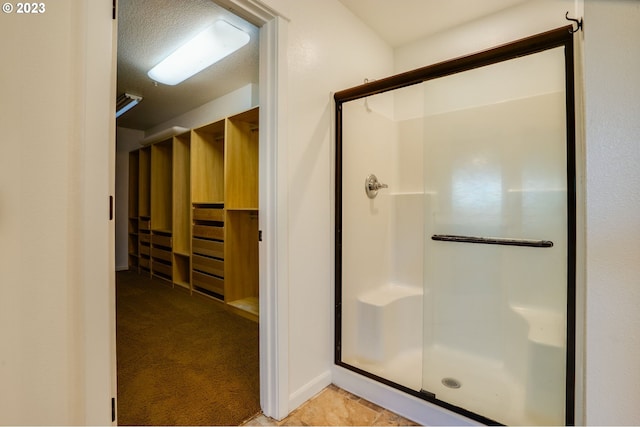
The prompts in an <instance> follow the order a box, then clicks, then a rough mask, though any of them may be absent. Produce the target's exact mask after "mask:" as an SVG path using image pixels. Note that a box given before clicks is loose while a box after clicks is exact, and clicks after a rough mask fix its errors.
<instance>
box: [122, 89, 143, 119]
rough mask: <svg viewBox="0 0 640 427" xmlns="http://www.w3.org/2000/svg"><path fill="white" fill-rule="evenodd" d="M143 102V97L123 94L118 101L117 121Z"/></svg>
mask: <svg viewBox="0 0 640 427" xmlns="http://www.w3.org/2000/svg"><path fill="white" fill-rule="evenodd" d="M140 101H142V97H141V96H136V95H131V94H129V93H123V94H122V95H120V96H119V97H118V98H117V99H116V119H117V118H118V117H120V116H121V115H123V114H124V113H126V112H127V111H129V110H130V109H132V108H133V107H135V106H136V105H138V103H139V102H140Z"/></svg>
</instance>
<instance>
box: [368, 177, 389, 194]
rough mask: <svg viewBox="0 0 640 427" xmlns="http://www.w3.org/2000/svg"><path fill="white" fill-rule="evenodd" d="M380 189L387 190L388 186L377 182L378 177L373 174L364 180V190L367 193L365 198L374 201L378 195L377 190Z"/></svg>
mask: <svg viewBox="0 0 640 427" xmlns="http://www.w3.org/2000/svg"><path fill="white" fill-rule="evenodd" d="M381 188H389V186H388V185H387V184H383V183H381V182H380V181H378V177H377V176H375V175H374V174H371V175H369V176H367V178H366V179H365V180H364V190H365V192H366V193H367V197H368V198H370V199H375V197H376V196H377V195H378V190H380V189H381Z"/></svg>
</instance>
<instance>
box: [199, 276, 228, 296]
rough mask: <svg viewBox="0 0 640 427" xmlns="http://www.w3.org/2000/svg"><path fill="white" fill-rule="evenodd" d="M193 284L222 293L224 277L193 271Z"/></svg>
mask: <svg viewBox="0 0 640 427" xmlns="http://www.w3.org/2000/svg"><path fill="white" fill-rule="evenodd" d="M193 286H195V287H198V288H203V289H206V290H208V291H211V292H215V293H216V294H219V295H224V279H220V278H219V277H214V276H210V275H208V274H205V273H200V272H198V271H194V272H193Z"/></svg>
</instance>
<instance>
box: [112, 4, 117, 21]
mask: <svg viewBox="0 0 640 427" xmlns="http://www.w3.org/2000/svg"><path fill="white" fill-rule="evenodd" d="M117 1H118V0H113V9H112V12H111V17H112V18H113V19H116V16H118V15H117V14H116V2H117Z"/></svg>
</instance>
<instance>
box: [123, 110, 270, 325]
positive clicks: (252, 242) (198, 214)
mask: <svg viewBox="0 0 640 427" xmlns="http://www.w3.org/2000/svg"><path fill="white" fill-rule="evenodd" d="M258 123H259V110H258V108H257V107H256V108H253V109H251V110H249V111H246V112H243V113H240V114H236V115H234V116H231V117H227V118H225V119H222V120H217V121H215V122H212V123H209V124H206V125H204V126H200V127H197V128H194V129H192V130H190V131H188V132H185V133H182V134H179V135H176V136H173V137H171V138H168V139H165V140H163V141H158V142H155V143H153V144H151V145H150V146H146V147H143V148H141V149H139V150H136V151H134V152H132V153H130V157H129V162H130V163H129V172H130V173H129V227H130V228H129V268H130V269H132V270H137V271H139V272H143V273H147V274H150V275H153V276H155V277H159V278H161V279H164V280H167V281H170V282H171V283H172V284H173V285H174V286H180V287H183V288H186V289H189V290H190V291H192V292H198V293H202V294H206V295H208V296H210V297H213V298H215V299H216V300H218V301H220V302H223V303H225V305H226V306H227V307H228V308H229V309H230V310H232V311H234V312H236V313H238V314H240V315H242V316H244V317H247V318H250V319H252V320H257V319H258V314H259V313H258V306H259V303H258V301H259V297H258V261H259V260H258V164H259V163H258V143H259V131H258ZM134 207H135V208H134Z"/></svg>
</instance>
